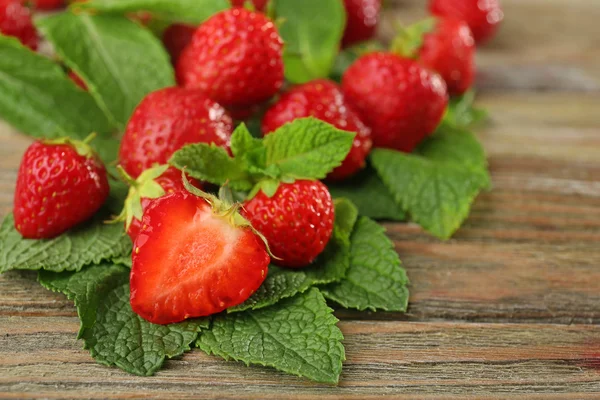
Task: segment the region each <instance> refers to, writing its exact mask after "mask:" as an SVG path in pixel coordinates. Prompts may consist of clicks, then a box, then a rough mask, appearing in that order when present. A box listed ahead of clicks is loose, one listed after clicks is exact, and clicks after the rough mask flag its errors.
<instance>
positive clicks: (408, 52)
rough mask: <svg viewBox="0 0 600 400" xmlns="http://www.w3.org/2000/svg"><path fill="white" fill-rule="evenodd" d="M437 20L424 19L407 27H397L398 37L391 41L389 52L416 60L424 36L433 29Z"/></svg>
mask: <svg viewBox="0 0 600 400" xmlns="http://www.w3.org/2000/svg"><path fill="white" fill-rule="evenodd" d="M436 23H437V19H436V18H434V17H431V18H426V19H424V20H422V21H419V22H417V23H415V24H413V25H410V26H409V27H403V26H401V25H397V26H396V29H397V30H398V35H397V36H396V37H395V38H394V39H393V40H392V45H391V46H390V51H391V52H392V53H396V54H398V55H400V56H403V57H407V58H417V55H418V52H419V49H420V48H421V47H422V46H423V37H424V36H425V34H427V33H429V32H431V31H433V30H434V29H435V24H436Z"/></svg>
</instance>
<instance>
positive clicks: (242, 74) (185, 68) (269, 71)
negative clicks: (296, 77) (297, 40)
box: [176, 8, 283, 108]
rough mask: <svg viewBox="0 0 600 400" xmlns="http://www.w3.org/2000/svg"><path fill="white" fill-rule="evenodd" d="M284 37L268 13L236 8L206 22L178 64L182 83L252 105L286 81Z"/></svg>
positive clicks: (230, 102)
mask: <svg viewBox="0 0 600 400" xmlns="http://www.w3.org/2000/svg"><path fill="white" fill-rule="evenodd" d="M282 54H283V41H282V40H281V37H280V36H279V33H278V32H277V27H276V26H275V24H274V23H273V21H271V20H270V19H269V18H267V17H266V16H265V15H264V14H261V13H257V12H251V11H248V10H246V9H244V8H234V9H229V10H225V11H222V12H220V13H218V14H215V15H214V16H213V17H211V18H210V19H209V20H208V21H206V22H204V23H203V24H202V25H200V27H199V28H198V30H196V33H195V34H194V37H193V39H192V43H190V45H189V46H187V47H186V48H185V49H184V50H183V53H181V56H180V57H179V61H178V62H177V66H176V72H177V80H178V82H179V84H180V85H182V86H185V87H194V88H198V89H199V90H202V91H203V92H204V93H206V95H207V96H208V97H210V98H211V99H213V100H215V101H216V102H218V103H220V104H222V105H223V106H225V107H234V108H240V107H242V108H243V107H249V106H252V105H256V104H258V103H261V102H263V101H265V100H268V99H269V98H271V97H272V96H273V95H274V94H275V93H277V91H278V90H279V89H280V88H281V86H282V85H283V58H282Z"/></svg>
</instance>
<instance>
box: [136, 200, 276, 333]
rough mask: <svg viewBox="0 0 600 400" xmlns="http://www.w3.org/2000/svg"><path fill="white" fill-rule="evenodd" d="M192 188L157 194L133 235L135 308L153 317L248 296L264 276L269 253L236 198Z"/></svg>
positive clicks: (198, 313)
mask: <svg viewBox="0 0 600 400" xmlns="http://www.w3.org/2000/svg"><path fill="white" fill-rule="evenodd" d="M193 192H194V193H195V194H193V193H189V192H181V191H180V192H176V193H172V194H169V195H167V196H163V197H161V198H159V199H156V200H153V201H152V202H151V204H150V205H149V206H148V208H147V209H146V212H145V213H144V217H143V219H142V229H141V230H140V233H139V235H138V237H137V239H136V240H135V243H134V251H133V257H132V268H131V297H130V303H131V308H132V309H133V311H135V312H136V313H137V314H138V315H140V316H141V317H142V318H145V319H147V320H148V321H150V322H152V323H155V324H168V323H173V322H179V321H183V320H184V319H187V318H193V317H202V316H207V315H211V314H215V313H218V312H221V311H223V310H225V309H227V308H229V307H233V306H235V305H238V304H240V303H243V302H244V301H245V300H247V299H248V298H249V297H250V296H251V295H252V294H253V293H254V292H255V291H256V290H257V289H258V288H259V286H260V285H261V284H262V282H263V281H264V280H265V278H266V276H267V270H268V265H269V262H270V257H269V254H268V253H267V251H266V250H265V244H264V243H263V242H262V241H261V238H260V237H259V236H258V235H257V234H255V231H254V230H253V228H252V227H251V226H250V224H249V223H248V221H247V220H245V219H244V218H243V217H242V216H241V215H239V213H238V212H237V209H238V207H239V205H231V204H228V203H227V202H222V201H221V200H219V199H217V198H216V197H215V196H212V195H208V194H205V193H202V192H199V191H195V190H194V191H193ZM196 194H200V195H201V197H199V196H197V195H196Z"/></svg>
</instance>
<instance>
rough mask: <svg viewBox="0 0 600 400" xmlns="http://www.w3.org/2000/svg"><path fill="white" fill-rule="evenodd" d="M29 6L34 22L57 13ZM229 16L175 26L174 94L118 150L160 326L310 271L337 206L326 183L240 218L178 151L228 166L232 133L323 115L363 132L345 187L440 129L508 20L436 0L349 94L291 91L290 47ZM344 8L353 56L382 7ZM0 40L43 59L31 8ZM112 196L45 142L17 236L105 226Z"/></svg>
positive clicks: (147, 105) (144, 312) (28, 164)
mask: <svg viewBox="0 0 600 400" xmlns="http://www.w3.org/2000/svg"><path fill="white" fill-rule="evenodd" d="M340 1H341V0H340ZM33 3H34V6H35V7H37V8H39V9H49V8H50V9H51V8H53V7H59V6H61V5H62V1H50V0H45V1H44V0H37V1H34V2H33ZM233 3H234V8H232V9H230V10H226V11H222V12H220V13H218V14H216V15H214V16H213V17H211V18H210V19H208V20H207V21H205V22H204V23H202V24H201V25H200V26H199V27H189V26H184V25H172V26H171V27H169V28H168V29H167V30H166V31H165V32H164V36H163V41H164V43H165V46H166V47H167V49H168V50H169V52H170V54H171V57H172V60H173V63H174V65H175V70H176V75H177V81H178V84H179V86H177V87H170V88H165V89H161V90H158V91H156V92H154V93H150V94H149V95H148V96H146V98H145V99H144V100H143V101H142V102H141V103H140V104H139V105H138V107H137V108H136V110H135V111H134V113H133V115H132V116H131V118H130V120H129V123H128V124H127V128H126V130H125V132H124V135H123V137H122V141H121V145H120V151H119V165H120V168H119V169H120V171H121V175H122V178H123V179H124V180H125V181H126V182H127V183H128V184H129V185H130V191H129V197H128V199H127V200H126V202H125V208H124V210H123V213H122V214H121V215H120V216H119V218H118V220H120V221H125V224H126V228H127V233H128V234H129V236H130V237H131V239H132V241H133V242H134V247H133V249H134V250H133V255H132V271H131V305H132V308H133V310H134V311H135V312H137V313H138V314H139V315H141V316H142V317H144V318H146V319H147V320H149V321H151V322H154V323H161V324H164V323H171V322H177V321H182V320H184V319H186V318H191V317H198V316H205V315H210V314H214V313H218V312H220V311H223V310H225V309H227V308H229V307H232V306H235V305H238V304H240V303H242V302H244V301H245V300H246V299H248V297H250V295H252V293H254V292H255V291H256V290H257V289H258V288H259V286H260V285H261V284H262V282H263V281H264V279H265V277H266V275H267V268H268V265H269V263H271V262H273V263H274V264H277V265H279V266H283V267H289V268H302V267H305V266H308V265H310V264H311V262H312V261H314V260H315V258H316V257H317V256H318V255H319V254H320V253H321V252H322V251H323V250H324V248H325V247H326V245H327V243H328V242H329V239H330V237H331V235H332V231H333V223H334V207H333V201H332V198H331V195H330V194H329V191H328V189H327V187H326V186H325V185H324V184H323V183H321V182H320V181H310V180H296V181H293V182H290V181H286V182H279V184H278V187H277V190H276V191H275V193H274V194H273V195H271V196H269V195H267V194H266V193H264V192H263V191H261V190H259V191H258V193H256V194H253V196H248V197H246V199H245V200H244V201H243V204H242V205H240V204H238V203H235V202H233V201H232V200H231V196H230V195H227V193H225V194H224V195H222V196H220V197H216V196H214V195H212V194H209V193H207V192H204V191H203V190H202V189H207V188H208V187H207V185H206V184H205V183H203V182H198V181H195V180H193V179H188V178H187V177H186V176H185V175H182V173H181V171H179V170H176V169H174V168H173V167H170V166H168V165H167V162H168V160H169V159H170V157H171V156H172V155H173V153H174V152H175V151H177V150H178V149H180V148H182V147H183V146H185V145H187V144H191V143H210V144H213V145H215V146H220V147H222V148H224V149H226V150H227V151H228V152H229V153H230V145H231V140H230V139H231V135H232V132H233V128H234V120H246V119H249V118H256V117H257V116H262V133H263V134H264V135H268V134H269V133H271V132H273V131H275V130H276V129H278V128H279V127H281V126H283V125H284V124H286V123H289V122H291V121H293V120H295V119H297V118H304V117H314V118H317V119H320V120H322V121H324V122H327V123H329V124H331V125H334V126H335V127H337V128H339V129H342V130H346V131H350V132H352V133H355V134H356V135H355V138H354V144H353V147H352V149H351V151H350V152H349V154H348V156H347V157H346V159H345V160H344V161H343V163H342V164H341V165H339V166H338V167H337V168H335V170H333V171H332V172H331V173H330V174H329V175H328V177H327V180H331V181H337V180H345V179H348V178H350V177H352V176H353V175H354V174H356V173H357V172H358V171H360V170H361V169H362V168H363V167H364V166H365V160H366V158H367V156H368V154H369V152H370V150H371V149H372V148H373V147H384V148H390V149H395V150H399V151H404V152H411V151H412V150H413V149H414V148H415V147H416V146H417V145H418V144H419V143H420V142H421V141H422V140H423V139H424V138H426V137H427V136H428V135H430V134H432V133H433V132H434V131H435V129H436V128H437V126H438V125H439V123H440V121H441V120H442V117H443V115H444V112H445V111H446V108H447V105H448V98H449V96H450V95H461V94H463V93H465V91H467V90H468V89H469V88H470V87H471V86H472V84H473V80H474V75H475V65H474V53H475V44H476V43H481V42H483V41H485V40H488V39H489V38H490V37H491V36H493V34H494V32H495V30H496V28H497V26H498V24H499V22H500V21H501V19H502V11H501V10H500V8H499V4H498V2H497V1H495V0H488V1H480V0H432V1H431V2H430V10H431V12H432V14H434V15H435V16H436V18H435V19H430V20H427V21H424V22H422V23H419V24H417V25H415V26H414V27H410V28H407V29H406V30H405V31H403V32H401V33H400V34H399V36H398V38H397V39H396V40H394V42H393V45H392V50H391V51H376V52H367V53H365V54H363V55H361V56H360V57H359V58H358V59H357V60H356V61H355V62H354V63H353V64H352V65H351V66H350V67H349V68H348V69H347V70H346V72H345V73H344V75H343V78H342V82H341V85H340V84H337V83H335V82H333V81H330V80H327V79H319V80H315V81H311V82H307V83H304V84H302V85H298V86H293V87H290V86H289V85H287V84H286V82H285V79H284V63H283V52H284V45H285V44H284V43H283V41H282V39H281V37H280V35H279V33H278V28H277V24H276V23H275V22H274V21H273V20H271V19H270V18H269V17H268V16H267V15H266V14H264V13H263V11H265V8H266V3H267V2H266V1H265V0H254V6H255V9H256V10H255V11H253V10H249V9H247V8H243V7H241V6H243V3H244V2H243V1H233ZM345 6H346V11H347V16H348V20H347V26H346V31H345V34H344V37H343V40H342V46H344V47H347V46H351V45H354V44H356V43H359V42H363V41H365V40H368V39H371V38H372V37H373V35H374V34H375V30H376V27H377V23H378V19H379V13H380V9H381V1H380V0H345ZM265 12H266V11H265ZM284 23H285V22H284ZM0 31H1V32H2V33H4V34H7V35H12V36H16V37H18V38H19V39H20V40H21V41H22V43H23V44H25V45H27V46H29V47H30V48H32V49H35V48H36V47H37V42H38V35H37V33H36V31H35V29H34V27H33V25H32V23H31V15H30V10H29V8H27V7H26V6H25V2H24V1H22V0H0ZM72 77H73V79H74V80H75V81H76V82H77V83H78V84H79V85H80V86H81V87H82V88H84V89H85V83H84V82H82V81H81V80H79V79H78V78H77V77H76V76H75V75H72ZM230 154H231V153H230ZM224 192H227V191H226V190H225V191H224ZM108 194H109V183H108V177H107V171H106V168H105V166H104V165H103V164H102V162H101V161H100V159H99V158H98V156H97V155H96V154H95V153H94V151H93V150H92V148H91V147H90V144H89V143H88V141H82V142H80V141H76V140H70V139H57V140H43V141H38V142H35V143H34V144H32V145H31V146H30V147H29V148H28V150H27V151H26V153H25V155H24V157H23V160H22V163H21V166H20V170H19V174H18V181H17V188H16V193H15V202H14V219H15V227H16V229H17V230H18V231H19V232H20V233H21V234H22V235H23V236H24V237H26V238H33V239H43V238H52V237H55V236H57V235H60V234H61V233H63V232H65V231H66V230H68V229H70V228H72V227H73V226H75V225H77V224H79V223H81V222H83V221H85V220H87V219H89V218H90V217H91V216H92V215H94V214H95V213H96V212H97V211H98V210H99V209H100V207H101V206H102V205H103V204H104V202H105V200H106V199H107V196H108Z"/></svg>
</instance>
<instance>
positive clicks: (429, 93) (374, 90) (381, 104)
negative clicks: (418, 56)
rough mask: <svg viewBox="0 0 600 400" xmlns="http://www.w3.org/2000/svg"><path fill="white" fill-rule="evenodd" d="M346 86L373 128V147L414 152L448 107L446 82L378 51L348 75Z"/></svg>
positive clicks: (411, 62)
mask: <svg viewBox="0 0 600 400" xmlns="http://www.w3.org/2000/svg"><path fill="white" fill-rule="evenodd" d="M342 88H343V91H344V95H345V96H346V99H347V100H348V101H349V102H350V103H351V104H353V105H354V106H355V108H356V109H357V111H358V112H359V114H360V115H361V116H362V118H363V121H364V122H365V123H366V124H367V125H368V126H369V127H371V129H372V137H373V143H374V145H375V147H385V148H390V149H396V150H400V151H406V152H410V151H412V150H413V149H414V148H415V147H416V146H417V145H418V144H419V143H420V142H421V141H422V140H423V139H424V138H425V137H427V136H428V135H429V134H431V133H433V131H434V130H435V129H436V128H437V126H438V125H439V123H440V121H441V119H442V117H443V115H444V111H445V109H446V106H447V105H448V94H447V92H446V84H445V83H444V81H443V80H442V79H441V78H440V76H439V75H437V74H435V73H432V72H430V71H429V70H427V69H425V68H424V67H422V66H421V65H419V64H418V63H417V62H416V61H414V60H411V59H408V58H403V57H400V56H398V55H396V54H392V53H385V52H374V53H369V54H366V55H364V56H362V57H360V58H359V59H358V60H356V61H355V62H354V63H353V64H352V65H351V66H350V67H349V68H348V70H347V71H346V72H345V73H344V76H343V82H342Z"/></svg>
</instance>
